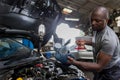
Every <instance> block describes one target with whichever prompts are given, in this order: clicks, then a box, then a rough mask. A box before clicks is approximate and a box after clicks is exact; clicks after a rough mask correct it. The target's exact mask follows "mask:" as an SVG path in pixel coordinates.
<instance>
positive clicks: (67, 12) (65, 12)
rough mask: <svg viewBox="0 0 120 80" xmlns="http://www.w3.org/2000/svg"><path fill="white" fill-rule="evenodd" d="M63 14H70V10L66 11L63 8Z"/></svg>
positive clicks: (66, 9)
mask: <svg viewBox="0 0 120 80" xmlns="http://www.w3.org/2000/svg"><path fill="white" fill-rule="evenodd" d="M62 12H63V13H64V14H69V13H71V12H72V10H71V9H68V8H64V9H63V11H62Z"/></svg>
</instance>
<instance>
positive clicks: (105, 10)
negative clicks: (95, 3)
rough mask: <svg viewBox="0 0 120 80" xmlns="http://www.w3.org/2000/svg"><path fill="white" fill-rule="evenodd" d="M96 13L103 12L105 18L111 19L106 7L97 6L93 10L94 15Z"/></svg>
mask: <svg viewBox="0 0 120 80" xmlns="http://www.w3.org/2000/svg"><path fill="white" fill-rule="evenodd" d="M94 14H102V17H103V18H104V19H109V11H108V9H107V8H105V7H97V8H95V9H94V10H93V11H92V15H94Z"/></svg>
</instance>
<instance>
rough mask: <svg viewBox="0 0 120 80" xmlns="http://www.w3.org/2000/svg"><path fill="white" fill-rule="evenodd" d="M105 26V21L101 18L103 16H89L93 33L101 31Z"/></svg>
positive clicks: (96, 14) (94, 14) (95, 14)
mask: <svg viewBox="0 0 120 80" xmlns="http://www.w3.org/2000/svg"><path fill="white" fill-rule="evenodd" d="M106 24H107V20H106V19H105V18H104V17H103V14H98V13H93V14H92V15H91V25H92V29H93V31H101V30H103V29H104V27H105V26H106Z"/></svg>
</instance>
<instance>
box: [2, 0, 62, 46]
mask: <svg viewBox="0 0 120 80" xmlns="http://www.w3.org/2000/svg"><path fill="white" fill-rule="evenodd" d="M60 15H61V11H60V7H59V5H58V4H57V2H56V0H0V25H1V26H0V27H2V28H4V27H5V28H9V29H17V30H26V32H27V31H30V32H34V33H35V34H38V28H39V25H41V24H44V25H45V28H46V29H45V32H46V33H45V35H44V37H43V42H42V46H44V45H45V44H46V43H47V42H48V40H49V39H50V38H51V36H52V34H53V33H54V31H55V29H56V26H57V23H58V21H59V19H60ZM23 32H25V31H23ZM14 33H16V34H17V35H16V34H14V37H15V36H19V35H22V36H26V34H22V33H20V34H19V33H17V31H15V30H14ZM10 34H12V35H13V33H10ZM5 35H9V34H7V33H5ZM28 35H29V33H28ZM32 37H33V36H32ZM34 43H35V42H34Z"/></svg>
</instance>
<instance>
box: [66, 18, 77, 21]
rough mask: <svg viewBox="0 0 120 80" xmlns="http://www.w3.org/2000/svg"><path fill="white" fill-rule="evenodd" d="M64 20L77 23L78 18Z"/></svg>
mask: <svg viewBox="0 0 120 80" xmlns="http://www.w3.org/2000/svg"><path fill="white" fill-rule="evenodd" d="M65 20H67V21H79V19H78V18H65Z"/></svg>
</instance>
